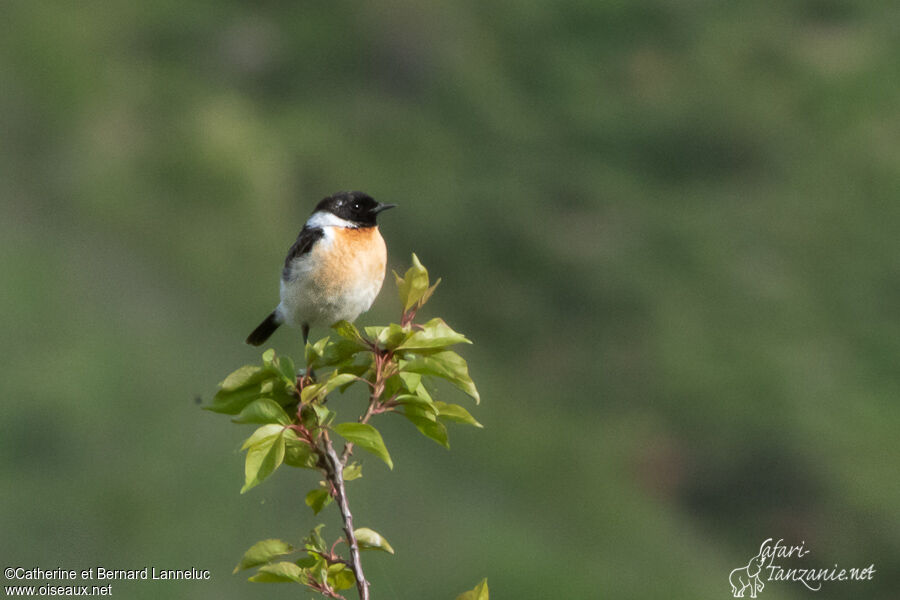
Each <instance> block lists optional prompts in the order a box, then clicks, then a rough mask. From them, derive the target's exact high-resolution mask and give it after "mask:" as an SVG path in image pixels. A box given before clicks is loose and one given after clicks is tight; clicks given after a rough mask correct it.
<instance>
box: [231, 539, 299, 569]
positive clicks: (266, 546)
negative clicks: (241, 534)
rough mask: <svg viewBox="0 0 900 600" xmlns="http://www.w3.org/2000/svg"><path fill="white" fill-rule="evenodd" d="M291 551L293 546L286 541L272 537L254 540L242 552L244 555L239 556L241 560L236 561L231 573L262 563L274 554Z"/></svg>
mask: <svg viewBox="0 0 900 600" xmlns="http://www.w3.org/2000/svg"><path fill="white" fill-rule="evenodd" d="M293 551H294V547H293V546H291V545H290V544H288V543H287V542H282V541H281V540H275V539H272V540H263V541H261V542H256V543H255V544H253V545H252V546H250V549H249V550H247V551H246V552H244V556H242V557H241V562H239V563H238V565H237V566H236V567H235V568H234V571H232V573H237V572H238V571H243V570H244V569H250V568H253V567H256V566H258V565H263V564H265V563H267V562H269V561H271V560H272V559H273V558H275V557H276V556H282V555H283V554H288V553H290V552H293Z"/></svg>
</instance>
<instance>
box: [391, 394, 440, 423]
mask: <svg viewBox="0 0 900 600" xmlns="http://www.w3.org/2000/svg"><path fill="white" fill-rule="evenodd" d="M396 402H399V403H400V404H401V405H403V406H415V407H416V408H418V409H420V410H423V411H427V412H429V413H431V414H432V415H434V416H435V417H436V416H438V415H439V414H440V411H439V410H438V408H437V406H436V405H435V403H434V402H433V401H432V400H431V398H423V397H422V396H418V395H414V394H402V395H400V396H397V399H396Z"/></svg>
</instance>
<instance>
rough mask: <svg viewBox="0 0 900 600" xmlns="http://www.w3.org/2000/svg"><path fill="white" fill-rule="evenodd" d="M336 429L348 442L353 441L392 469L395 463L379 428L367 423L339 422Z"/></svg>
mask: <svg viewBox="0 0 900 600" xmlns="http://www.w3.org/2000/svg"><path fill="white" fill-rule="evenodd" d="M334 430H335V431H336V432H337V433H338V434H340V436H341V437H343V438H344V439H345V440H347V441H348V442H353V443H354V444H356V445H357V446H359V447H360V448H362V449H363V450H367V451H369V452H371V453H372V454H374V455H375V456H377V457H378V458H380V459H381V460H383V461H384V462H385V463H387V466H388V467H390V468H391V469H393V468H394V463H393V461H392V460H391V455H390V454H388V451H387V448H386V447H385V445H384V440H383V439H382V437H381V434H380V433H378V430H377V429H375V428H374V427H372V426H371V425H369V424H367V423H338V424H337V425H335V426H334Z"/></svg>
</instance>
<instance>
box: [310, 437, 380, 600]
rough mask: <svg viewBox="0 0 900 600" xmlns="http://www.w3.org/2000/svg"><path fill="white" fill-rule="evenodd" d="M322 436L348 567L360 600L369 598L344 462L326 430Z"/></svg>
mask: <svg viewBox="0 0 900 600" xmlns="http://www.w3.org/2000/svg"><path fill="white" fill-rule="evenodd" d="M322 437H323V439H324V444H325V454H326V455H327V456H328V461H329V463H331V464H330V465H329V469H328V479H330V480H331V484H332V486H333V487H334V493H335V498H334V499H335V500H337V504H338V508H339V509H340V511H341V520H342V521H343V523H344V535H345V536H346V538H347V545H348V546H350V568H351V569H353V576H354V577H355V578H356V590H357V591H358V592H359V598H360V600H369V582H368V581H366V576H365V574H364V573H363V568H362V562H361V561H360V558H359V544H358V543H357V542H356V535H355V534H354V533H353V515H352V514H351V513H350V505H349V504H348V503H347V492H346V490H345V489H344V463H343V462H342V461H341V459H340V457H339V456H338V454H337V452H335V450H334V445H333V444H332V443H331V438H329V437H328V432H327V431H326V432H323V433H322Z"/></svg>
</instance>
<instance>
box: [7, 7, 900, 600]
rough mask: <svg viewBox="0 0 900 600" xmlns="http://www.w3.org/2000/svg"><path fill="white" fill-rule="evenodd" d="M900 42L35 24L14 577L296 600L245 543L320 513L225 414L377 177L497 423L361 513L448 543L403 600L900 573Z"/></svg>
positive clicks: (281, 22) (621, 22)
mask: <svg viewBox="0 0 900 600" xmlns="http://www.w3.org/2000/svg"><path fill="white" fill-rule="evenodd" d="M898 26H900V7H898V6H897V5H896V3H891V2H871V3H862V2H852V1H849V0H781V1H778V2H773V1H764V2H738V1H730V2H696V1H694V2H663V1H660V0H635V1H632V2H593V1H592V2H585V1H569V2H551V1H547V2H508V1H507V2H491V3H485V2H473V1H463V2H454V3H422V2H412V1H410V0H398V1H393V2H386V3H385V2H382V3H358V2H346V1H337V2H329V3H323V4H310V3H296V2H294V3H284V2H275V3H271V2H270V3H245V2H234V1H230V0H217V1H215V2H213V1H212V0H198V1H195V2H190V3H184V2H171V1H161V2H143V3H138V2H119V3H113V2H96V1H93V0H86V1H84V2H77V3H71V2H60V1H53V0H51V1H46V2H30V1H24V0H11V1H10V2H6V3H5V4H4V11H3V19H0V139H2V143H0V199H2V200H0V256H2V259H0V282H2V287H0V289H2V293H0V315H2V317H0V338H2V339H3V340H4V349H5V351H4V354H3V358H4V359H3V361H0V381H2V390H3V398H4V410H3V413H2V417H0V473H2V476H3V481H4V485H3V486H2V487H0V490H2V491H0V531H2V532H3V536H2V538H3V542H0V556H2V557H4V558H5V559H6V561H7V562H11V563H16V564H22V565H23V566H32V565H41V566H43V567H45V568H47V567H49V566H57V565H58V566H62V567H67V568H76V569H77V568H89V567H96V566H97V565H102V566H105V567H108V568H119V569H126V568H141V567H143V566H148V565H156V566H158V567H166V568H189V567H191V566H195V567H198V568H208V569H211V570H212V573H213V576H212V579H211V580H210V581H208V582H206V581H202V582H190V583H188V582H166V583H155V584H152V583H150V584H142V583H134V584H129V583H116V584H114V593H115V594H116V595H127V596H128V597H129V598H138V599H140V598H159V597H161V596H164V597H168V598H191V599H203V598H263V597H265V598H270V597H271V594H272V590H268V589H259V588H265V587H266V586H255V587H254V586H253V585H251V584H247V583H244V582H243V581H242V580H241V579H240V578H238V577H234V576H232V575H231V574H230V572H229V569H228V568H227V567H226V566H227V565H232V564H233V562H234V556H233V549H234V548H235V547H239V548H241V547H249V546H250V545H251V544H252V543H253V542H254V541H256V540H257V539H260V538H261V537H266V536H272V537H274V536H275V535H277V534H279V531H271V532H269V531H266V527H267V526H268V525H267V523H271V520H270V519H269V517H268V513H269V512H270V511H271V512H272V513H275V514H286V513H288V512H290V511H291V510H294V511H296V512H297V513H298V515H308V510H307V509H306V508H305V507H304V506H303V498H302V497H301V498H298V496H297V494H295V493H290V492H289V491H288V490H280V489H275V487H277V486H263V487H261V488H259V489H255V490H253V493H249V494H245V495H243V496H237V495H236V494H234V493H233V491H234V489H235V486H240V485H241V482H242V481H243V473H242V472H241V469H240V468H239V466H237V465H238V464H239V460H238V451H239V447H240V443H241V438H240V437H239V435H238V434H237V432H236V431H234V432H229V431H226V429H227V428H221V427H220V426H219V425H220V424H219V423H216V420H215V419H214V418H213V416H212V415H208V414H204V413H201V412H200V411H198V410H197V409H196V403H195V397H196V396H197V395H198V394H202V393H204V392H205V389H206V388H205V387H204V386H202V385H201V383H200V382H202V381H204V380H206V381H216V380H218V378H219V374H220V373H222V372H223V369H227V368H228V367H229V366H231V365H234V364H243V363H245V362H249V361H251V360H255V358H256V355H255V351H254V350H253V349H251V348H248V347H246V346H244V345H243V344H242V343H241V340H243V339H244V337H245V336H246V334H247V333H248V331H249V330H250V329H252V327H253V326H254V325H255V324H256V323H258V322H259V319H260V318H261V317H262V316H264V315H265V314H266V312H267V311H268V310H271V308H272V306H274V304H275V303H276V302H277V280H278V276H279V272H280V267H281V260H282V258H283V256H284V252H285V251H286V250H287V248H288V246H289V245H290V243H291V242H292V241H293V238H294V236H295V235H296V233H297V231H298V230H299V228H300V227H301V225H302V222H303V221H304V219H305V218H306V217H307V216H308V213H309V211H310V210H311V209H312V207H313V206H314V203H315V202H316V201H318V200H319V199H320V198H321V197H323V196H325V195H327V194H329V193H332V192H334V191H336V190H338V189H347V188H358V189H363V190H365V191H367V192H369V193H371V194H372V195H373V196H374V197H375V198H377V199H379V200H381V201H384V202H396V203H398V204H399V205H400V208H398V210H396V211H392V212H391V213H390V215H389V216H386V217H385V219H383V223H382V226H381V227H382V231H383V233H384V236H385V238H386V240H387V243H388V248H389V256H390V259H389V260H390V261H391V264H392V266H395V267H396V266H398V265H399V264H402V262H403V260H404V259H405V257H406V256H408V255H409V253H410V252H411V251H412V250H415V251H416V252H417V253H418V254H419V256H421V257H422V259H423V261H424V262H425V263H426V264H428V266H429V267H430V268H431V269H432V270H433V271H434V272H437V273H440V274H441V275H442V276H443V277H444V279H445V281H446V284H443V285H445V287H446V289H445V290H442V292H441V294H439V295H438V296H437V297H436V299H435V300H434V301H433V304H432V305H429V306H433V310H434V313H435V314H440V315H442V316H444V317H445V318H447V320H448V321H449V322H451V323H453V324H454V325H455V326H457V327H459V329H460V330H462V331H466V332H467V333H470V335H471V337H472V339H473V340H474V341H475V342H476V344H475V345H474V346H473V347H472V356H471V361H470V362H471V363H472V365H473V366H474V365H478V369H479V370H478V371H477V372H475V373H473V376H474V377H475V379H476V380H477V381H478V382H479V390H480V391H481V393H482V394H484V395H485V397H486V398H487V397H489V398H491V401H490V402H486V403H485V404H484V406H483V407H480V409H479V411H478V420H479V421H481V422H482V423H484V425H485V429H484V430H483V431H478V432H477V435H473V434H474V433H476V432H475V431H474V430H468V429H466V430H464V431H461V432H460V434H459V435H458V438H459V442H458V443H455V444H454V452H453V453H452V455H450V454H448V453H446V452H444V450H443V449H442V448H439V447H438V446H437V445H436V444H431V443H429V442H428V441H427V440H423V439H422V438H421V436H420V435H418V433H417V432H416V431H413V430H412V428H410V427H408V425H407V424H406V423H399V422H398V423H397V424H396V429H395V430H389V427H388V428H386V429H385V431H384V434H385V438H389V439H392V440H397V441H396V442H394V443H392V444H391V454H392V456H393V457H394V459H395V462H396V464H397V466H396V469H395V470H394V471H393V472H390V473H388V472H387V469H382V470H381V471H385V473H380V472H375V471H376V470H375V469H372V471H371V472H367V473H366V479H367V482H366V484H367V485H366V486H358V487H359V489H360V491H361V497H360V500H359V502H361V503H362V504H363V505H364V506H366V507H367V509H366V514H365V516H364V519H365V522H371V523H375V522H377V523H379V528H378V531H379V532H380V533H382V534H383V535H384V536H385V537H386V538H387V539H389V540H392V542H395V541H396V540H397V539H403V538H407V537H409V536H411V535H417V536H421V538H422V539H427V540H429V541H430V543H429V544H428V545H427V547H426V548H425V549H421V550H420V549H418V548H417V551H416V552H414V553H411V554H409V555H407V556H402V555H401V554H400V553H401V550H400V549H399V547H398V556H397V557H396V558H391V557H387V556H379V554H381V553H372V558H371V559H370V561H371V563H372V568H371V569H370V572H371V576H372V579H373V589H377V590H381V589H383V590H389V591H387V594H386V596H387V597H395V598H398V599H404V598H423V597H431V596H432V595H433V594H434V590H441V591H443V590H447V593H445V594H444V596H452V594H453V593H456V592H457V591H458V590H462V589H466V588H468V587H470V586H471V585H472V582H473V581H477V580H478V578H480V577H483V576H485V575H489V576H490V581H491V587H492V588H493V589H494V593H495V595H497V594H499V595H500V596H503V597H510V598H595V597H616V598H623V597H624V598H630V597H633V598H647V597H663V596H664V597H667V598H673V599H675V598H698V597H715V598H721V597H723V596H725V595H726V594H728V593H729V588H728V582H727V576H728V573H729V572H730V571H731V569H733V568H735V567H737V566H740V565H743V564H746V561H747V559H748V558H749V557H750V556H751V555H752V554H753V553H754V552H755V551H756V549H757V548H758V547H759V544H760V542H761V541H762V540H764V539H765V538H767V537H770V536H775V537H776V538H778V537H784V538H785V539H786V540H789V541H793V542H795V543H799V541H800V540H804V541H805V542H806V546H807V547H808V548H810V549H811V550H812V552H813V554H811V555H810V557H809V560H810V561H812V560H813V559H815V564H813V563H812V562H810V565H809V566H822V567H825V566H830V565H832V564H834V563H838V564H841V565H846V566H857V565H860V566H867V565H868V564H869V563H874V564H875V566H876V569H877V568H878V567H879V566H882V565H883V566H885V567H887V566H888V565H890V564H896V560H897V557H898V556H900V521H898V516H897V510H896V507H897V506H900V489H898V486H897V484H896V480H897V477H896V474H897V471H898V467H900V459H898V457H897V455H898V452H897V442H896V432H897V429H898V427H897V426H898V423H900V414H898V411H900V409H898V403H897V397H898V394H900V370H898V368H897V365H898V363H900V310H898V307H900V242H898V236H897V231H898V230H900V203H898V202H897V201H896V197H897V195H898V191H900V189H898V188H900V162H898V157H900V131H898V128H900V112H898V111H900V109H898V107H900V71H898V70H897V68H896V64H897V57H898V55H900V38H898V36H897V35H896V31H897V29H898ZM387 293H389V292H388V291H386V294H385V296H386V295H387ZM391 304H392V301H391V300H389V299H387V298H386V297H384V296H383V297H381V298H379V300H378V301H377V302H376V306H375V308H374V309H373V311H372V313H371V314H369V315H366V316H365V319H366V321H367V322H380V321H382V320H384V319H385V318H387V314H388V312H387V311H388V307H389V306H390V305H391ZM314 333H315V332H314ZM320 333H322V334H323V335H324V333H323V332H320ZM272 344H273V345H275V346H276V347H277V348H278V349H279V352H280V353H281V354H288V355H294V356H299V349H300V346H301V342H300V339H299V335H294V334H292V333H290V331H279V332H278V333H276V335H275V336H274V337H273V339H272ZM204 375H205V376H206V377H205V379H204ZM456 393H457V392H456V390H455V389H449V388H448V389H447V391H446V394H447V395H448V396H450V395H451V394H456ZM203 400H204V401H209V400H210V399H209V398H203ZM435 400H438V401H442V400H443V398H442V397H436V398H435ZM233 429H237V428H233ZM469 436H471V437H469ZM455 439H456V436H455ZM401 440H402V441H401ZM229 444H230V445H231V447H233V448H234V451H235V457H231V458H229V457H225V456H223V455H222V452H221V449H222V448H223V447H226V446H227V445H229ZM401 450H402V460H401V455H400V454H398V453H400V452H401ZM380 477H384V480H380V479H379V478H380ZM388 480H389V483H388ZM379 481H383V483H384V487H383V488H382V487H381V486H380V484H379ZM266 488H270V489H268V490H267V489H266ZM382 490H383V491H382ZM387 490H391V491H390V492H388V491H387ZM399 490H404V491H403V492H400V491H399ZM250 507H253V508H255V509H259V510H250ZM327 512H329V511H324V512H323V513H322V514H323V515H324V514H325V513H327ZM248 515H251V516H249V517H248ZM302 527H303V525H302V524H301V523H300V517H299V516H298V523H297V535H298V536H300V535H304V534H305V531H306V530H305V529H303V528H302ZM336 527H337V525H336V523H333V522H329V524H328V528H329V531H335V530H336ZM295 537H296V536H295ZM292 539H294V538H292ZM395 545H397V544H396V543H395ZM898 585H900V582H898V580H897V575H896V573H892V572H891V571H890V569H888V568H885V569H883V570H880V571H878V572H877V573H876V575H875V578H874V580H873V581H872V582H870V583H866V584H863V583H857V584H840V585H838V584H834V585H831V586H828V587H827V588H826V590H825V591H823V592H820V594H826V593H827V594H828V595H829V597H831V598H851V597H853V598H855V597H867V598H876V599H878V598H891V597H893V596H894V595H895V590H896V589H897V587H898ZM498 590H501V592H498ZM278 592H280V590H279V591H278ZM805 592H806V591H805V590H803V589H795V588H794V587H792V586H790V585H788V584H785V583H780V584H776V583H774V582H773V583H772V584H770V585H767V587H766V589H765V592H764V595H765V597H766V598H778V597H781V598H788V597H795V598H800V597H805ZM283 593H285V594H287V593H289V592H287V591H286V590H285V592H283ZM823 597H824V596H823Z"/></svg>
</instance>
